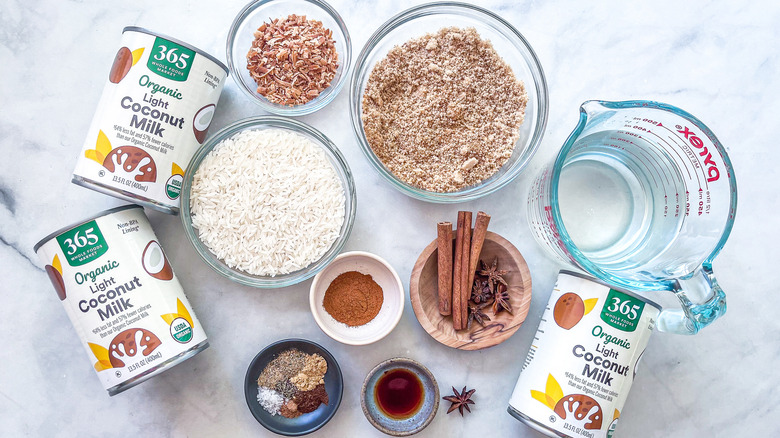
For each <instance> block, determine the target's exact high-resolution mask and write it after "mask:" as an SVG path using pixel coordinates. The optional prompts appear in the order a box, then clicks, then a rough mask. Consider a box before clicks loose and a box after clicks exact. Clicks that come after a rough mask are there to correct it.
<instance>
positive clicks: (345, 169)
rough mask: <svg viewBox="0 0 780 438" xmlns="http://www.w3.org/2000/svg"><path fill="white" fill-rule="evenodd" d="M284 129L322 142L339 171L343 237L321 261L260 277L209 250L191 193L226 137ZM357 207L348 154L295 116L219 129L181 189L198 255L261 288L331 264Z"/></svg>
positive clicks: (236, 278) (183, 215)
mask: <svg viewBox="0 0 780 438" xmlns="http://www.w3.org/2000/svg"><path fill="white" fill-rule="evenodd" d="M269 128H271V129H283V130H288V131H293V132H296V133H298V134H300V135H303V136H304V137H306V138H308V139H309V140H311V141H313V142H314V143H315V144H317V145H319V146H320V147H321V148H322V150H323V151H324V152H325V156H326V157H327V159H328V161H329V162H330V164H331V165H332V166H333V169H334V170H335V171H336V175H337V176H338V178H339V181H340V182H341V187H342V188H343V189H344V198H345V202H344V208H345V211H344V222H343V223H342V224H341V231H340V233H339V237H338V238H337V239H336V241H335V242H333V244H332V245H331V247H330V249H328V251H327V252H326V253H325V254H324V255H323V256H322V257H321V258H320V259H319V260H317V261H315V262H314V263H312V264H311V265H309V266H307V267H305V268H303V269H301V270H298V271H295V272H291V273H289V274H282V275H276V276H273V277H272V276H259V275H252V274H249V273H247V272H244V271H241V270H239V269H235V268H231V267H229V266H228V265H226V264H225V263H224V262H223V261H222V260H220V259H219V258H218V257H217V256H216V255H214V253H212V252H211V250H209V249H208V247H207V246H206V244H204V243H203V242H202V241H201V240H200V238H199V237H198V232H197V230H196V229H195V228H194V227H193V226H192V212H191V210H190V192H191V190H192V179H193V177H194V176H195V172H196V171H197V170H198V167H199V166H200V163H201V162H202V161H203V159H204V158H205V157H206V156H207V155H208V154H209V152H211V150H212V149H214V147H216V146H217V145H218V144H219V143H220V142H222V140H225V139H226V138H230V137H232V136H234V135H236V134H238V133H239V132H241V131H247V130H254V129H269ZM356 210H357V196H356V192H355V181H354V180H353V178H352V172H351V171H350V169H349V165H348V164H347V161H346V160H345V159H344V156H343V155H342V154H341V152H340V151H339V150H338V148H336V145H334V144H333V143H332V142H331V141H330V140H329V139H328V138H327V137H325V135H323V134H322V133H321V132H319V131H317V130H316V129H314V128H312V127H311V126H309V125H307V124H305V123H302V122H298V121H296V120H292V119H286V118H282V117H276V116H260V117H251V118H247V119H243V120H239V121H237V122H235V123H233V124H231V125H228V126H226V127H225V128H222V130H220V131H219V132H217V133H216V134H214V135H212V136H211V137H209V139H208V140H206V143H204V144H203V146H201V148H200V149H198V152H197V153H196V154H195V156H193V157H192V160H191V161H190V163H189V165H188V166H187V172H186V173H185V175H184V182H183V185H182V191H181V206H180V211H181V222H182V224H183V225H184V231H185V233H186V234H187V237H188V238H189V239H190V242H191V243H192V245H193V246H194V247H195V251H197V253H198V255H200V257H201V258H202V259H203V260H204V261H205V262H206V264H208V265H209V266H211V268H212V269H214V270H215V271H217V272H218V273H220V274H222V275H224V276H225V277H227V278H229V279H231V280H233V281H235V282H237V283H240V284H244V285H247V286H253V287H260V288H277V287H284V286H290V285H293V284H297V283H300V282H301V281H304V280H306V279H308V278H310V277H313V276H314V275H315V274H317V272H319V271H320V270H321V269H323V268H324V267H325V266H327V265H328V263H330V262H331V261H332V260H333V259H334V258H335V257H336V256H337V255H338V254H339V253H340V252H341V250H342V249H343V248H344V245H345V244H346V243H347V239H348V238H349V234H350V232H351V231H352V225H353V224H354V222H355V211H356Z"/></svg>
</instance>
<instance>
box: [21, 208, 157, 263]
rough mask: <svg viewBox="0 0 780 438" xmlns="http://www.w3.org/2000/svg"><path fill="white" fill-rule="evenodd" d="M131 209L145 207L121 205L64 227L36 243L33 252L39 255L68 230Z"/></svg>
mask: <svg viewBox="0 0 780 438" xmlns="http://www.w3.org/2000/svg"><path fill="white" fill-rule="evenodd" d="M131 208H140V209H141V210H143V207H141V206H140V205H133V204H128V205H121V206H119V207H114V208H110V209H108V210H104V211H101V212H100V213H98V214H96V215H94V216H90V217H88V218H86V219H84V220H81V221H79V222H76V223H73V224H70V225H68V226H65V227H62V228H60V229H58V230H57V231H55V232H53V233H50V234H49V235H47V236H46V237H44V238H43V239H41V240H40V241H39V242H38V243H36V244H35V246H33V251H35V252H36V253H37V252H38V249H40V247H41V246H43V244H45V243H46V242H48V241H49V240H51V239H53V238H54V237H56V236H59V235H60V234H62V233H64V232H65V231H68V230H71V229H73V228H76V227H78V226H79V225H83V224H85V223H87V222H89V221H91V220H95V219H97V218H99V217H103V216H108V215H109V214H113V213H116V212H118V211H122V210H129V209H131Z"/></svg>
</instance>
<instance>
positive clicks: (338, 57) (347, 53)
mask: <svg viewBox="0 0 780 438" xmlns="http://www.w3.org/2000/svg"><path fill="white" fill-rule="evenodd" d="M351 56H352V43H351V40H350V37H349V32H348V31H347V27H346V25H345V24H344V20H342V19H341V16H340V15H339V14H338V12H336V10H335V9H333V7H332V6H330V5H329V4H327V3H326V2H324V1H321V0H255V1H252V2H250V3H249V4H247V5H246V6H245V7H244V8H243V9H242V10H241V12H239V13H238V15H237V16H236V18H235V20H234V21H233V25H232V26H231V27H230V31H229V32H228V38H227V64H228V67H229V68H230V74H231V76H232V77H233V80H235V81H236V84H237V85H238V88H240V89H241V91H243V92H244V94H246V95H247V96H249V97H250V98H251V99H252V101H254V102H255V103H257V104H258V105H260V107H262V108H263V109H264V110H266V111H268V112H270V113H273V114H278V115H286V116H300V115H304V114H310V113H313V112H314V111H317V110H319V109H321V108H323V107H324V106H325V105H327V104H328V103H330V102H331V101H332V100H333V99H334V98H335V97H336V95H337V94H338V93H339V91H340V90H341V88H342V87H343V86H344V83H345V82H346V78H347V76H348V74H347V73H348V70H349V65H350V62H351Z"/></svg>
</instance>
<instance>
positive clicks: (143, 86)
mask: <svg viewBox="0 0 780 438" xmlns="http://www.w3.org/2000/svg"><path fill="white" fill-rule="evenodd" d="M227 74H228V70H227V67H225V65H224V64H222V63H221V62H219V61H218V60H217V59H216V58H214V57H212V56H210V55H208V54H206V53H205V52H202V51H200V50H198V49H196V48H195V47H192V46H190V45H189V44H186V43H183V42H181V41H178V40H175V39H173V38H169V37H166V36H162V35H160V34H156V33H153V32H150V31H148V30H145V29H142V28H139V27H126V28H125V29H124V31H123V33H122V47H121V48H120V49H119V51H118V52H117V54H116V57H115V58H114V64H113V66H112V67H111V72H110V73H109V75H108V81H107V82H106V85H105V87H104V88H103V94H102V96H101V97H100V103H99V104H98V108H97V111H96V112H95V117H94V118H93V119H92V124H91V125H90V127H89V132H88V133H87V139H86V141H85V142H84V147H83V149H82V151H81V155H80V157H79V160H78V163H77V164H76V169H75V170H74V171H73V182H74V183H75V184H78V185H81V186H84V187H88V188H91V189H93V190H97V191H99V192H102V193H106V194H108V195H112V196H116V197H118V198H122V199H125V200H128V201H131V202H134V203H137V204H141V205H145V206H148V207H151V208H154V209H156V210H159V211H162V212H165V213H171V214H177V213H178V212H179V195H180V192H181V186H182V181H183V179H184V171H185V168H186V166H187V164H189V162H190V158H192V156H193V155H194V154H195V151H196V150H197V149H198V146H199V145H200V144H202V143H203V141H204V140H205V139H206V134H207V132H208V129H209V126H210V125H211V121H212V118H213V117H214V111H215V110H216V107H217V101H218V100H219V95H220V94H221V93H222V87H223V86H224V83H225V78H226V77H227Z"/></svg>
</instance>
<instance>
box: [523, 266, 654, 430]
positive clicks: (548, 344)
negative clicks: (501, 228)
mask: <svg viewBox="0 0 780 438" xmlns="http://www.w3.org/2000/svg"><path fill="white" fill-rule="evenodd" d="M660 311H661V307H660V306H659V305H658V304H655V303H653V302H652V301H648V300H646V299H644V298H642V297H640V296H638V295H636V294H634V293H631V292H629V291H625V290H620V289H614V288H610V287H609V286H607V285H605V284H602V283H599V282H597V281H596V280H595V279H591V278H588V277H585V276H582V275H580V274H577V273H574V272H567V271H561V272H560V273H559V274H558V281H557V282H556V284H555V289H554V290H553V292H552V295H551V296H550V301H549V303H548V304H547V308H546V309H545V311H544V315H543V316H542V320H541V322H540V323H539V328H538V329H537V331H536V336H535V337H534V340H533V343H532V344H531V350H530V351H529V352H528V356H527V357H526V359H525V363H524V364H523V369H522V372H521V373H520V378H519V379H518V381H517V385H516V386H515V390H514V392H513V393H512V398H511V399H510V400H509V408H508V411H509V413H510V414H511V415H512V416H514V417H515V418H517V419H518V420H520V421H522V422H523V423H525V424H526V425H528V426H530V427H531V428H533V429H536V430H537V431H539V432H542V433H543V434H545V435H547V436H551V437H577V438H579V437H586V438H604V437H612V436H613V435H614V433H615V427H616V426H617V422H618V418H619V417H620V413H621V410H622V409H623V405H624V404H625V402H626V397H628V391H629V390H630V389H631V384H632V383H633V381H634V378H635V377H636V371H637V366H638V365H639V361H640V360H641V358H642V354H643V353H644V351H645V348H646V347H647V342H648V341H649V340H650V334H651V333H652V331H653V328H654V327H655V322H656V320H657V319H658V314H659V313H660Z"/></svg>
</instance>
